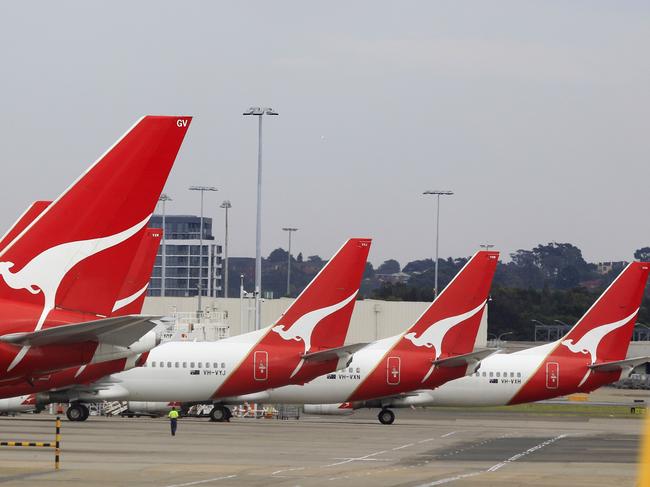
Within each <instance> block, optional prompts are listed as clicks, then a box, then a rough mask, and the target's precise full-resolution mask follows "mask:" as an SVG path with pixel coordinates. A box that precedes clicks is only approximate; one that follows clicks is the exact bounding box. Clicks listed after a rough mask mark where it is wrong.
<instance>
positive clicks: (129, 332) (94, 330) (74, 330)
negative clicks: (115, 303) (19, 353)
mask: <svg viewBox="0 0 650 487" xmlns="http://www.w3.org/2000/svg"><path fill="white" fill-rule="evenodd" d="M160 318H161V317H160V316H145V315H129V316H117V317H113V318H103V319H99V320H95V321H86V322H83V323H72V324H70V325H62V326H56V327H53V328H46V329H44V330H39V331H35V332H31V333H10V334H8V335H2V336H0V341H2V342H5V343H11V344H14V345H19V346H36V347H37V346H43V345H54V344H71V343H78V342H86V341H96V342H101V343H106V344H110V345H116V346H119V347H128V346H129V345H131V344H133V343H134V342H136V341H138V340H139V339H140V338H142V336H144V335H145V334H146V333H147V332H149V331H150V330H152V329H153V328H154V327H155V326H156V323H155V320H158V319H160Z"/></svg>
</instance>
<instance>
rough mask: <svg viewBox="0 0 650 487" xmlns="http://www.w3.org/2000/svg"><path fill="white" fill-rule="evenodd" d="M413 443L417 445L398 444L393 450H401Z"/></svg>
mask: <svg viewBox="0 0 650 487" xmlns="http://www.w3.org/2000/svg"><path fill="white" fill-rule="evenodd" d="M413 445H415V443H407V444H406V445H402V446H396V447H395V448H393V450H401V449H402V448H408V447H409V446H413Z"/></svg>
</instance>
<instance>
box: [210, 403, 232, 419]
mask: <svg viewBox="0 0 650 487" xmlns="http://www.w3.org/2000/svg"><path fill="white" fill-rule="evenodd" d="M230 418H232V413H231V412H230V409H229V408H227V407H226V406H222V405H221V404H215V405H214V407H213V408H212V410H211V411H210V421H217V422H219V423H223V422H228V421H230Z"/></svg>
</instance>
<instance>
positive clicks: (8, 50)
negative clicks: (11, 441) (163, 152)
mask: <svg viewBox="0 0 650 487" xmlns="http://www.w3.org/2000/svg"><path fill="white" fill-rule="evenodd" d="M649 45H650V6H649V4H648V3H647V2H644V1H638V2H633V1H618V2H610V1H572V2H566V1H556V2H551V1H548V2H546V1H544V2H542V1H539V2H527V1H513V2H484V1H476V2H459V1H448V2H433V1H421V2H380V1H369V2H320V3H318V4H317V3H315V2H304V1H295V2H286V1H285V2H282V1H280V2H278V1H273V2H228V3H225V2H223V3H222V2H197V1H192V2H160V1H152V2H117V1H109V2H86V1H79V2H60V1H58V2H11V3H10V2H3V3H2V10H1V11H0V55H1V56H0V59H1V60H2V76H1V77H0V97H1V98H0V99H1V100H2V104H1V106H2V118H1V119H0V130H1V132H2V134H3V137H2V145H1V148H0V164H2V167H3V169H4V171H3V175H4V177H3V178H1V179H0V191H1V192H2V195H3V198H2V207H0V226H1V227H2V232H4V229H5V228H6V227H7V226H8V225H10V224H11V223H12V222H13V220H14V219H15V218H16V216H17V215H18V214H19V213H20V212H22V210H23V209H24V208H25V207H26V206H27V205H28V204H29V203H30V202H31V201H32V200H35V199H45V198H53V197H55V196H56V195H57V194H58V193H60V192H61V191H62V190H63V189H64V188H65V187H66V186H67V185H68V184H69V183H70V182H71V181H72V180H73V179H74V178H76V177H77V175H78V174H79V173H80V172H81V171H82V170H83V169H85V168H86V167H87V166H88V165H89V164H90V163H91V162H92V161H93V160H94V159H95V158H96V157H97V156H98V155H100V154H101V153H102V152H103V151H104V150H105V149H106V148H108V147H109V146H110V145H111V144H112V143H113V142H114V141H115V140H116V139H117V138H118V137H119V136H120V135H121V134H122V133H123V132H124V131H125V130H126V129H127V128H128V127H129V126H130V125H131V124H132V123H133V122H134V121H135V120H136V119H137V118H138V117H140V116H141V115H143V114H147V113H154V114H188V115H194V116H195V119H194V122H193V125H192V128H191V129H190V131H189V133H188V137H187V138H186V140H185V143H184V146H183V148H182V151H181V155H180V156H179V158H178V159H177V162H176V165H175V168H174V170H173V172H172V174H171V177H170V180H169V182H168V185H167V189H166V191H167V192H168V193H169V194H170V195H171V196H172V197H173V198H174V201H173V202H172V203H170V204H169V206H168V208H169V209H168V211H169V212H170V213H190V212H198V195H197V194H196V193H190V192H189V191H187V189H186V188H187V187H188V186H189V185H192V184H209V185H214V186H217V187H218V188H219V189H220V192H219V193H216V196H214V195H208V196H206V204H207V206H206V208H208V211H207V212H206V214H208V215H210V216H216V217H217V218H218V220H217V221H218V224H217V225H216V228H217V229H218V232H217V234H218V236H219V238H221V229H222V225H221V222H222V218H223V213H222V212H223V210H218V209H217V207H218V205H219V203H221V201H222V200H223V199H226V198H227V199H230V200H231V201H232V204H233V208H232V210H231V216H232V220H231V222H232V226H231V229H232V233H231V235H232V238H231V255H250V256H252V255H254V228H255V222H254V217H255V174H256V137H257V135H256V125H255V120H253V119H251V118H250V117H242V116H241V112H242V111H243V110H244V109H245V108H247V107H248V106H250V105H267V106H272V107H273V108H275V109H276V110H278V111H279V112H280V116H279V117H276V118H273V119H268V120H267V123H266V124H265V173H264V176H265V181H264V227H263V228H264V241H263V252H264V253H265V254H267V253H268V252H269V251H270V250H272V249H273V248H276V247H278V246H286V234H284V233H283V232H282V230H281V227H283V226H287V225H290V226H297V227H300V231H299V232H298V233H297V234H296V235H295V236H294V247H293V248H294V249H296V252H297V251H303V252H304V253H305V255H311V254H316V253H317V254H320V255H322V256H324V257H327V256H329V255H330V254H331V253H332V252H333V251H334V250H336V249H337V248H338V247H339V246H340V244H341V243H342V241H343V240H344V239H345V238H347V237H350V236H361V237H365V236H370V237H373V238H374V239H375V241H374V244H373V250H372V252H371V256H370V259H371V261H372V262H373V263H375V264H378V263H380V262H382V261H383V260H384V259H387V258H391V257H394V258H397V259H398V260H400V262H401V263H402V264H405V263H406V261H409V260H413V259H416V258H425V257H429V256H431V254H432V252H433V242H434V234H433V208H434V202H433V200H432V199H427V198H426V197H424V196H422V195H421V192H422V191H423V190H425V189H452V190H454V191H455V192H456V195H454V196H452V197H451V198H448V199H445V200H444V201H443V207H442V220H441V256H449V255H453V256H462V255H469V254H470V253H472V252H473V251H474V250H476V249H477V248H478V245H479V244H480V243H482V242H486V241H488V242H490V243H495V244H497V245H498V248H499V249H500V250H502V252H503V253H504V254H507V253H509V252H511V251H513V250H516V249H517V248H530V247H532V246H533V245H535V244H537V243H540V242H548V241H553V240H555V241H568V242H572V243H574V244H576V245H578V246H579V247H581V248H582V249H583V252H584V254H585V257H586V258H587V259H589V260H609V259H631V257H632V252H633V251H634V250H635V249H636V248H639V247H641V246H644V245H650V235H649V231H648V221H647V215H648V181H649V180H650V177H649V176H650V164H649V161H648V154H649V152H650V151H649V149H650V137H649V136H648V117H649V114H650V57H649V56H648V52H647V48H648V46H649ZM0 233H1V232H0Z"/></svg>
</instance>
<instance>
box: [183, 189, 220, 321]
mask: <svg viewBox="0 0 650 487" xmlns="http://www.w3.org/2000/svg"><path fill="white" fill-rule="evenodd" d="M189 190H190V191H200V192H201V224H200V226H199V302H198V309H197V312H196V315H197V317H198V318H199V319H200V318H201V314H202V313H203V308H202V307H201V296H202V295H203V284H202V283H203V193H205V192H206V191H218V189H217V188H215V187H214V186H190V187H189ZM190 255H191V253H190Z"/></svg>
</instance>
